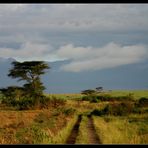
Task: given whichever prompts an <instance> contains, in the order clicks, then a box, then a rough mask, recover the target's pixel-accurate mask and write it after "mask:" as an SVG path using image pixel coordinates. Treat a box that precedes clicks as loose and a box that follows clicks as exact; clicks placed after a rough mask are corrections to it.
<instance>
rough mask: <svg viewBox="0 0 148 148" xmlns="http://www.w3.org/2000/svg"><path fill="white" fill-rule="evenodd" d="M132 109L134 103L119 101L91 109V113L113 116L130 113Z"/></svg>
mask: <svg viewBox="0 0 148 148" xmlns="http://www.w3.org/2000/svg"><path fill="white" fill-rule="evenodd" d="M133 109H134V104H133V103H131V102H121V103H118V104H117V103H116V104H115V103H112V104H107V105H106V106H105V107H104V108H103V109H102V110H97V109H95V110H93V111H92V112H91V114H93V115H98V116H101V115H114V116H124V115H127V114H129V113H132V112H133Z"/></svg>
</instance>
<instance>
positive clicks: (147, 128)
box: [93, 115, 148, 144]
mask: <svg viewBox="0 0 148 148" xmlns="http://www.w3.org/2000/svg"><path fill="white" fill-rule="evenodd" d="M93 119H94V124H95V127H96V131H97V133H98V135H99V136H100V138H101V141H102V143H103V144H146V143H148V115H136V116H135V115H131V116H129V117H114V116H106V117H96V116H94V117H93Z"/></svg>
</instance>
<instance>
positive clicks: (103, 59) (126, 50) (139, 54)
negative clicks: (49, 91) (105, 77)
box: [56, 42, 148, 72]
mask: <svg viewBox="0 0 148 148" xmlns="http://www.w3.org/2000/svg"><path fill="white" fill-rule="evenodd" d="M56 54H57V55H58V56H59V57H62V58H66V59H71V63H69V64H66V65H63V66H62V67H61V70H64V71H69V72H81V71H88V70H100V69H105V68H113V67H117V66H121V65H126V64H132V63H137V62H140V61H142V60H144V59H145V58H147V54H148V51H147V49H146V47H145V46H144V45H131V46H121V45H119V44H115V43H113V42H111V43H109V44H107V45H105V46H104V47H99V48H93V47H74V46H73V45H72V44H69V45H65V46H63V47H61V48H60V49H59V50H58V51H57V52H56Z"/></svg>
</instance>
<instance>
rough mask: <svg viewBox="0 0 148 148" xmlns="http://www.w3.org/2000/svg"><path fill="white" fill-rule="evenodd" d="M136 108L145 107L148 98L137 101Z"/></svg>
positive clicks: (147, 104) (147, 103)
mask: <svg viewBox="0 0 148 148" xmlns="http://www.w3.org/2000/svg"><path fill="white" fill-rule="evenodd" d="M138 106H140V107H147V106H148V98H145V97H142V98H140V99H139V101H138Z"/></svg>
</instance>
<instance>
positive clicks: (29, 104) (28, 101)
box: [13, 98, 35, 110]
mask: <svg viewBox="0 0 148 148" xmlns="http://www.w3.org/2000/svg"><path fill="white" fill-rule="evenodd" d="M34 105H35V102H34V100H33V99H32V98H23V99H21V100H18V101H15V103H14V104H13V106H17V109H19V110H26V109H31V108H33V106H34Z"/></svg>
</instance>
